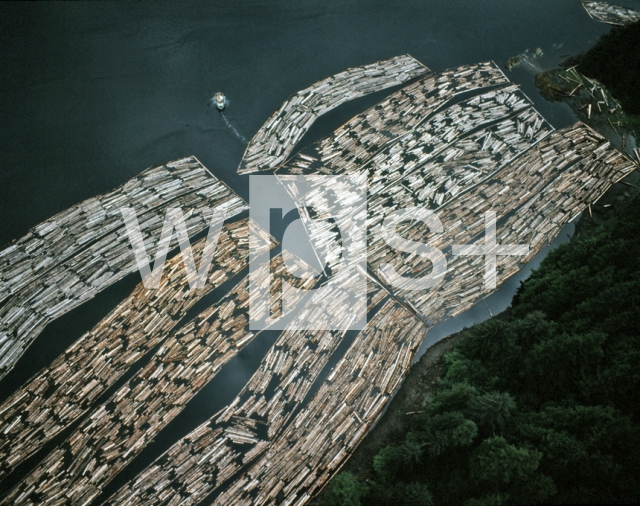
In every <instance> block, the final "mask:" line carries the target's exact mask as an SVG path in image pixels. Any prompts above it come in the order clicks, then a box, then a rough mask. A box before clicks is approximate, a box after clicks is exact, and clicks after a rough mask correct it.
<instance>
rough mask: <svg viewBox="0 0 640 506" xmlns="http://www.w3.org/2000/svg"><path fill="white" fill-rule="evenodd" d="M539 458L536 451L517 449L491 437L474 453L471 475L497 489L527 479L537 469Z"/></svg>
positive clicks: (498, 437)
mask: <svg viewBox="0 0 640 506" xmlns="http://www.w3.org/2000/svg"><path fill="white" fill-rule="evenodd" d="M541 457H542V453H540V452H538V451H536V450H528V449H526V448H517V447H516V446H514V445H511V444H509V443H507V441H506V439H504V438H503V437H501V436H493V437H490V438H489V439H485V440H484V441H483V442H482V443H481V444H480V446H479V447H478V449H477V450H476V451H475V452H474V454H473V457H472V464H471V473H472V475H473V476H474V477H475V478H477V479H479V480H483V481H486V482H489V483H491V484H492V485H494V486H495V488H499V486H500V485H501V484H503V483H512V482H515V481H522V480H526V479H527V478H529V477H530V476H531V475H532V474H533V472H534V471H535V470H536V469H537V468H538V464H539V463H540V459H541Z"/></svg>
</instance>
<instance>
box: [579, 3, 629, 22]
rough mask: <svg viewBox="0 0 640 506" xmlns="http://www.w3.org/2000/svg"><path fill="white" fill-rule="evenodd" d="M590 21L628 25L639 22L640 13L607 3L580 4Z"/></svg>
mask: <svg viewBox="0 0 640 506" xmlns="http://www.w3.org/2000/svg"><path fill="white" fill-rule="evenodd" d="M581 3H582V7H584V10H585V11H587V14H589V16H590V17H591V19H595V20H596V21H600V22H601V23H607V24H609V25H617V26H623V25H630V24H631V23H636V22H638V21H640V11H638V10H636V9H629V8H627V7H620V6H618V5H611V4H609V3H607V2H581Z"/></svg>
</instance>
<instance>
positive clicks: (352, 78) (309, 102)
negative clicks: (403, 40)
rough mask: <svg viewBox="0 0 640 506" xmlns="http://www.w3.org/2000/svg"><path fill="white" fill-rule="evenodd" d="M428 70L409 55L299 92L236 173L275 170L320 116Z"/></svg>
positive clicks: (250, 147)
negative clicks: (350, 101)
mask: <svg viewBox="0 0 640 506" xmlns="http://www.w3.org/2000/svg"><path fill="white" fill-rule="evenodd" d="M428 71H429V69H427V68H426V67H425V66H424V65H422V63H420V62H419V61H417V60H416V59H414V58H413V57H411V56H409V55H404V56H397V57H395V58H391V59H390V60H383V61H379V62H376V63H372V64H371V65H364V66H362V67H356V68H352V69H349V70H346V71H345V72H341V73H339V74H336V75H334V76H331V77H328V78H327V79H324V80H322V81H319V82H317V83H315V84H314V85H312V86H310V87H309V88H306V89H304V90H302V91H299V92H298V93H296V94H295V95H293V96H292V97H291V98H289V99H288V100H287V101H286V102H284V103H283V104H282V106H281V107H280V109H279V110H278V111H276V112H275V113H273V115H272V116H271V117H270V118H269V119H268V120H267V122H266V123H265V124H264V125H263V126H262V128H261V129H260V130H258V133H257V134H256V135H255V136H254V137H253V139H251V142H250V143H249V145H248V146H247V149H246V150H245V153H244V156H243V157H242V160H241V162H240V166H239V167H238V173H240V174H248V173H251V172H255V171H262V170H268V169H273V168H275V167H277V166H278V165H280V164H281V163H282V162H284V161H285V160H286V159H287V157H288V156H289V154H290V153H291V151H292V150H293V148H294V147H295V145H296V144H297V142H298V141H299V140H300V139H301V138H302V136H303V135H304V134H305V133H306V132H307V131H308V130H309V128H310V127H311V125H312V124H313V122H314V121H315V120H316V119H317V118H318V117H319V116H321V115H323V114H324V113H326V112H328V111H330V110H332V109H335V108H336V107H338V106H339V105H341V104H343V103H345V102H348V101H349V100H353V99H354V98H358V97H362V96H364V95H368V94H369V93H374V92H376V91H380V90H384V89H386V88H389V87H391V86H396V85H398V84H402V83H404V82H406V81H408V80H410V79H413V78H415V77H418V76H420V75H422V74H424V73H426V72H428Z"/></svg>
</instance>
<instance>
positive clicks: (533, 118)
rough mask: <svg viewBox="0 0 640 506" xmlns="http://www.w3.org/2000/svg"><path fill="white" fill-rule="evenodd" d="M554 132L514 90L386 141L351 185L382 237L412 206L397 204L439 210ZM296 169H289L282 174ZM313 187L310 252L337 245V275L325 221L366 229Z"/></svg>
mask: <svg viewBox="0 0 640 506" xmlns="http://www.w3.org/2000/svg"><path fill="white" fill-rule="evenodd" d="M552 131H553V129H552V127H551V126H550V125H549V124H548V123H547V122H546V121H544V119H543V118H542V117H541V116H540V115H539V114H538V112H537V111H535V109H533V107H532V106H531V104H530V102H529V101H528V100H527V99H526V97H525V96H524V95H523V94H522V93H520V92H519V91H518V90H517V88H515V87H512V86H509V87H505V88H502V89H497V90H492V91H489V92H486V93H482V94H480V95H477V96H475V97H472V98H470V99H467V100H464V101H462V102H459V103H457V104H454V105H452V106H450V107H449V108H446V109H444V110H441V111H440V112H438V113H437V114H434V115H433V116H431V117H430V118H429V119H428V120H426V121H424V122H422V123H420V124H418V125H417V126H416V128H415V129H414V130H412V131H408V132H405V133H404V134H403V135H402V136H400V137H398V138H396V139H393V140H390V141H388V143H387V145H386V146H385V148H384V149H382V150H379V151H378V152H376V154H375V155H374V156H373V157H372V158H371V159H370V160H369V161H368V162H366V163H364V164H363V166H361V167H360V168H359V169H358V170H355V169H353V170H352V171H351V172H349V173H348V175H349V178H350V181H352V182H357V183H359V184H362V185H364V184H365V183H366V184H367V186H368V199H367V213H368V220H367V227H368V228H369V227H371V226H374V225H378V228H376V229H375V233H378V230H379V225H380V223H381V222H382V220H383V218H384V217H385V216H386V215H387V214H388V213H389V212H390V211H392V210H397V209H403V208H406V207H407V206H408V205H409V203H408V202H407V201H405V200H406V199H405V200H403V201H402V202H398V203H395V202H394V200H395V199H397V198H405V197H402V196H404V195H405V194H407V195H412V197H411V199H412V200H411V204H412V205H415V206H418V207H426V208H430V209H435V208H437V207H439V206H441V205H444V203H445V202H448V201H450V200H453V199H455V198H457V197H458V196H459V195H460V194H461V193H462V192H463V191H466V190H467V189H469V188H471V187H473V186H474V185H477V184H479V183H480V182H482V181H484V180H486V179H489V178H491V177H492V175H493V174H494V173H496V172H497V171H498V170H500V169H501V168H503V167H505V166H507V165H508V164H509V163H510V162H512V161H513V160H515V159H517V157H518V156H520V155H521V154H522V153H524V152H526V151H527V150H528V149H531V147H532V146H534V145H535V144H537V143H538V142H540V141H541V140H542V139H544V138H545V137H546V136H548V135H549V134H550V133H551V132H552ZM294 163H295V161H294V162H293V164H294ZM293 164H287V165H285V166H284V167H283V168H282V172H285V171H286V170H287V169H288V168H289V167H290V166H291V165H293ZM280 173H281V171H278V174H280ZM282 182H283V184H284V186H285V188H287V189H288V190H289V192H290V193H291V194H292V195H293V194H294V190H293V186H292V184H291V183H290V182H289V181H288V180H287V179H286V177H283V178H282ZM360 182H361V183H360ZM311 187H312V188H313V189H312V190H311V191H309V192H308V194H307V195H304V196H302V197H298V199H297V203H298V204H299V207H300V208H302V209H304V208H306V207H312V208H313V209H314V212H315V213H316V215H317V217H318V218H319V219H317V220H305V221H306V223H307V226H308V228H309V235H310V237H311V242H312V244H313V245H314V246H316V247H318V245H319V244H335V245H336V247H335V248H334V250H335V251H332V253H331V254H330V255H328V259H329V266H330V267H331V268H332V269H334V268H336V267H337V264H338V263H339V262H340V261H341V257H340V249H341V248H340V247H339V242H338V241H337V238H338V232H337V231H335V229H334V228H333V227H331V226H329V225H328V223H329V222H328V221H327V220H326V218H328V217H332V216H339V218H340V220H341V223H342V224H343V227H346V228H347V229H348V230H357V229H358V227H360V224H359V223H357V222H356V221H355V220H353V219H352V217H351V216H349V215H343V214H341V213H343V211H342V209H348V206H341V208H342V209H336V204H335V203H334V202H333V201H332V200H330V199H327V195H326V194H325V192H324V191H314V190H315V187H314V186H313V185H312V186H311ZM335 195H336V196H337V197H336V199H337V200H339V202H340V203H341V202H347V201H349V199H350V192H349V189H348V188H347V187H346V186H345V188H343V189H341V190H340V191H336V192H335ZM349 212H350V211H349ZM303 213H304V211H303ZM369 235H370V236H372V235H374V234H369ZM369 242H371V241H369ZM369 255H371V251H369Z"/></svg>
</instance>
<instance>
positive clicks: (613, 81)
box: [321, 24, 640, 506]
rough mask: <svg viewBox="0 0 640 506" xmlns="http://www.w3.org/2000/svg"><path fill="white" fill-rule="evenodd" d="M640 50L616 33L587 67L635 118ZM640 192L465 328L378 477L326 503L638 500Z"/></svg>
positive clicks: (348, 476) (334, 489)
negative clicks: (507, 300)
mask: <svg viewBox="0 0 640 506" xmlns="http://www.w3.org/2000/svg"><path fill="white" fill-rule="evenodd" d="M638 41H640V24H636V25H633V26H632V27H626V28H624V29H620V28H616V29H613V30H612V31H611V33H610V34H608V35H606V36H604V37H603V38H602V39H601V41H600V42H598V44H596V46H594V48H592V49H591V50H590V51H588V52H586V53H585V54H583V55H581V56H580V57H579V58H578V59H577V62H578V63H579V65H580V71H581V72H583V73H584V75H588V76H591V77H593V78H596V79H598V80H599V81H600V82H602V83H603V84H605V85H606V86H607V87H608V88H609V89H610V90H611V92H612V93H613V94H614V96H615V97H616V98H617V99H618V100H619V101H620V102H621V103H622V104H623V106H624V108H625V111H626V112H629V113H633V114H637V113H638V109H637V108H638V107H640V97H639V96H638V95H637V94H635V93H634V92H633V90H634V86H635V89H637V82H638V79H637V78H638V77H640V76H639V73H640V63H639V62H640V60H638V58H640V44H638ZM612 55H613V56H612ZM637 196H638V191H637V188H629V187H628V188H627V190H626V191H623V192H620V191H619V189H618V195H617V197H615V198H614V197H610V203H609V204H607V205H606V207H605V206H600V211H599V215H598V219H597V220H595V221H594V220H587V221H588V223H583V225H582V227H579V229H578V230H579V232H578V233H577V234H576V236H574V237H573V238H572V240H571V241H570V242H569V243H567V244H564V245H561V246H560V247H558V248H556V249H555V250H553V251H552V252H550V253H549V255H548V256H547V257H546V258H545V259H544V261H543V262H542V263H541V265H540V267H539V268H538V269H537V270H535V271H534V272H533V273H532V275H531V276H530V278H529V279H527V280H526V281H525V282H523V283H522V284H521V286H520V288H519V290H518V291H517V293H516V295H515V297H514V299H513V301H512V305H511V307H510V308H509V310H507V311H505V312H504V313H502V314H500V315H496V316H495V317H493V318H491V319H489V320H487V321H485V322H482V323H479V324H477V325H474V326H473V327H471V328H468V329H465V330H464V331H463V332H462V333H461V336H460V337H459V340H458V341H457V344H456V345H455V347H454V348H453V350H452V351H450V352H448V353H446V354H445V355H444V358H443V361H442V364H441V368H440V371H439V373H440V377H439V379H438V382H437V389H436V392H435V395H432V394H431V393H430V392H431V391H432V390H433V388H428V387H423V388H424V391H423V393H422V395H423V398H424V401H423V409H421V410H420V411H419V412H416V413H411V416H410V417H409V418H408V420H409V419H410V422H409V423H408V425H407V426H406V427H405V428H403V430H404V432H403V435H402V437H398V434H397V433H396V434H395V435H394V438H393V440H392V441H391V440H390V441H389V444H388V445H387V446H385V447H384V448H383V449H382V450H380V451H379V452H378V453H377V455H376V456H375V457H374V458H373V459H372V462H370V464H369V466H368V467H367V468H366V469H362V468H359V469H354V468H353V466H352V467H351V468H349V470H347V471H344V472H342V473H340V474H339V475H337V476H336V477H335V478H334V479H333V481H332V482H331V484H330V485H329V487H328V489H327V490H326V491H325V493H324V494H323V496H322V497H321V502H322V504H324V505H326V506H338V505H341V506H347V505H349V506H357V505H359V504H362V505H365V504H366V505H373V506H376V505H381V506H382V505H385V506H386V505H389V506H391V505H400V504H401V505H407V506H427V505H438V506H439V505H446V504H463V505H466V506H480V505H501V504H505V505H507V504H567V503H581V504H600V503H618V504H625V503H627V504H630V503H635V502H638V501H640V481H639V480H638V476H640V406H638V403H637V399H638V394H637V392H638V390H639V389H640V370H639V368H638V363H639V362H640V335H639V331H638V329H639V327H640V198H636V197H637ZM403 388H404V386H403ZM412 388H415V386H413V387H412ZM401 391H402V389H401ZM376 429H377V428H376ZM376 429H374V432H375V430H376ZM365 444H366V441H365Z"/></svg>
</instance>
